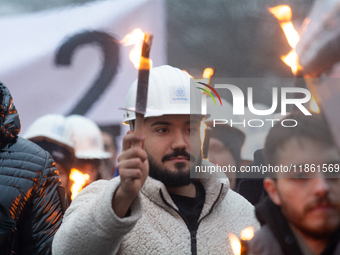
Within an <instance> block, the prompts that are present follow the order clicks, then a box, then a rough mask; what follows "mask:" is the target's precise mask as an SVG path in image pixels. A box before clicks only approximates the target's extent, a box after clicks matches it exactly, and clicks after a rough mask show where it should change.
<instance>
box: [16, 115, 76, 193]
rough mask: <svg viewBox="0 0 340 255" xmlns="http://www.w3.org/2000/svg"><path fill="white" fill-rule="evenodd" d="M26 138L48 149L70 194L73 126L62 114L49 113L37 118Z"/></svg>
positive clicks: (72, 161)
mask: <svg viewBox="0 0 340 255" xmlns="http://www.w3.org/2000/svg"><path fill="white" fill-rule="evenodd" d="M23 137H24V138H26V139H28V140H30V141H32V142H34V143H35V144H37V145H39V146H40V147H41V148H43V149H44V150H46V151H48V152H49V153H50V154H51V155H52V157H53V159H54V161H55V162H56V167H57V169H58V172H59V175H60V179H61V184H62V186H63V187H64V188H65V189H66V190H67V195H68V196H69V195H70V194H69V190H68V181H69V175H70V170H71V168H72V166H73V164H74V162H75V154H74V139H73V132H72V129H71V126H70V125H69V124H67V123H66V119H65V117H64V116H62V115H58V114H47V115H44V116H42V117H40V118H38V119H36V120H35V121H34V122H33V123H32V124H31V125H30V126H29V127H28V129H27V131H26V133H25V134H24V136H23Z"/></svg>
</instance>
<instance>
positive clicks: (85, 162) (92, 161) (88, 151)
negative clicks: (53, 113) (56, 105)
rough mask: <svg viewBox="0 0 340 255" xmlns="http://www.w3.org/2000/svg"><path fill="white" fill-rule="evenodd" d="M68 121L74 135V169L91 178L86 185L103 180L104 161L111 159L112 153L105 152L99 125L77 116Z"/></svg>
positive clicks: (69, 118) (68, 117)
mask: <svg viewBox="0 0 340 255" xmlns="http://www.w3.org/2000/svg"><path fill="white" fill-rule="evenodd" d="M66 121H67V123H68V124H69V125H70V126H71V128H72V130H73V134H74V140H75V155H76V162H75V165H74V168H76V169H77V170H79V171H80V172H82V173H83V174H88V175H89V176H90V178H89V180H87V183H86V185H88V184H90V183H92V182H94V181H96V180H99V179H101V171H102V170H103V169H102V168H103V159H108V158H110V157H111V153H109V152H106V151H105V150H104V141H103V137H102V135H101V131H100V129H99V127H98V125H97V124H96V123H95V122H94V121H92V120H90V119H89V118H86V117H84V116H81V115H76V114H74V115H70V116H67V117H66Z"/></svg>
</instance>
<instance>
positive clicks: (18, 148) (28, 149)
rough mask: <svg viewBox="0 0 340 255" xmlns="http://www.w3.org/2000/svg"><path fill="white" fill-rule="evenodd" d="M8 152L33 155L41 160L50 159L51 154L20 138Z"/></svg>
mask: <svg viewBox="0 0 340 255" xmlns="http://www.w3.org/2000/svg"><path fill="white" fill-rule="evenodd" d="M8 151H11V152H18V153H23V154H32V155H36V156H37V157H41V158H46V157H49V153H48V152H47V151H45V150H44V149H42V148H41V147H40V146H39V145H37V144H35V143H33V142H31V141H29V140H27V139H25V138H23V137H20V136H18V137H17V139H16V141H15V143H13V144H12V145H11V146H10V147H8Z"/></svg>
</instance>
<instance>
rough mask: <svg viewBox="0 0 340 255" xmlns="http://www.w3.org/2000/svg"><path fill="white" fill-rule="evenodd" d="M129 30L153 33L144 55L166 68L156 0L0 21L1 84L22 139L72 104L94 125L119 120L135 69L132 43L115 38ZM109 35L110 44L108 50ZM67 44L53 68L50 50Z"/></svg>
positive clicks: (160, 4)
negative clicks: (8, 94)
mask: <svg viewBox="0 0 340 255" xmlns="http://www.w3.org/2000/svg"><path fill="white" fill-rule="evenodd" d="M135 28H140V29H142V31H149V32H151V33H152V34H153V35H154V40H153V44H152V48H151V53H150V57H151V59H152V60H153V64H154V66H159V65H162V64H165V63H166V43H165V2H164V1H163V0H116V1H112V0H111V1H99V2H94V3H91V4H87V5H82V6H74V7H69V8H66V9H65V8H63V9H56V10H52V11H45V12H40V13H33V14H28V15H22V16H12V17H7V18H2V19H0V34H1V35H2V38H1V40H0V52H1V54H0V56H1V57H0V81H2V82H3V83H4V84H5V85H6V86H7V87H8V88H9V90H10V91H11V93H12V95H13V98H14V104H15V106H16V108H17V110H18V112H19V115H20V118H21V123H22V132H21V134H23V133H24V131H25V129H26V128H27V127H28V126H29V125H30V124H31V123H32V122H33V121H34V120H35V119H37V118H38V117H40V116H42V115H45V114H48V113H56V114H64V115H65V114H68V113H70V112H71V111H72V110H73V109H75V107H76V106H77V105H78V107H80V109H82V110H83V111H85V112H86V113H85V114H84V115H85V116H87V117H89V118H91V119H92V120H94V121H95V122H97V123H99V124H120V123H122V121H123V111H122V110H119V109H118V108H120V107H124V106H125V98H126V94H127V91H128V88H129V87H130V85H131V84H132V82H133V81H134V80H135V79H136V78H137V74H138V71H137V70H136V69H135V68H134V66H133V64H132V63H131V62H130V60H129V58H128V54H129V52H130V50H131V49H132V46H127V47H123V46H122V44H120V43H119V41H120V40H121V39H123V37H124V36H125V35H126V34H129V33H131V31H132V30H133V29H135ZM110 36H112V37H113V38H114V41H112V40H111V41H112V43H111V45H109V46H107V45H105V43H106V42H107V41H108V40H107V38H109V37H110ZM71 40H73V41H71ZM66 41H68V44H73V48H72V46H70V45H68V46H65V45H64V46H63V47H66V48H67V49H66V50H65V49H64V50H65V51H64V52H63V54H62V56H63V58H64V59H63V61H64V62H65V61H66V60H65V56H68V57H69V58H70V64H69V65H61V64H60V63H61V62H62V60H60V59H59V60H58V61H59V65H57V64H56V54H57V51H58V49H59V47H60V46H61V45H62V44H63V43H65V42H66ZM81 41H82V42H81ZM91 41H92V42H93V43H89V42H91ZM102 41H105V43H102ZM81 44H82V45H81ZM107 48H108V49H109V50H107ZM66 62H67V61H66ZM117 63H118V65H117ZM105 68H107V69H108V70H105ZM115 70H116V71H115ZM101 71H103V72H104V73H105V74H101ZM110 74H111V76H113V77H112V80H111V81H110V82H107V81H99V82H97V84H96V85H95V81H96V80H97V79H98V78H100V79H104V80H105V79H106V80H110V77H107V76H110ZM99 76H101V77H99ZM105 83H106V84H105ZM105 87H106V88H105ZM91 88H92V90H91V91H90V92H89V93H88V91H89V90H90V89H91ZM91 100H94V101H95V102H92V101H91ZM79 104H80V105H79ZM87 108H88V110H86V109H87Z"/></svg>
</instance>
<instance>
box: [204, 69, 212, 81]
mask: <svg viewBox="0 0 340 255" xmlns="http://www.w3.org/2000/svg"><path fill="white" fill-rule="evenodd" d="M213 74H214V69H212V68H210V67H208V68H206V69H204V71H203V75H202V78H207V79H210V77H211V76H212V75H213Z"/></svg>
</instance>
